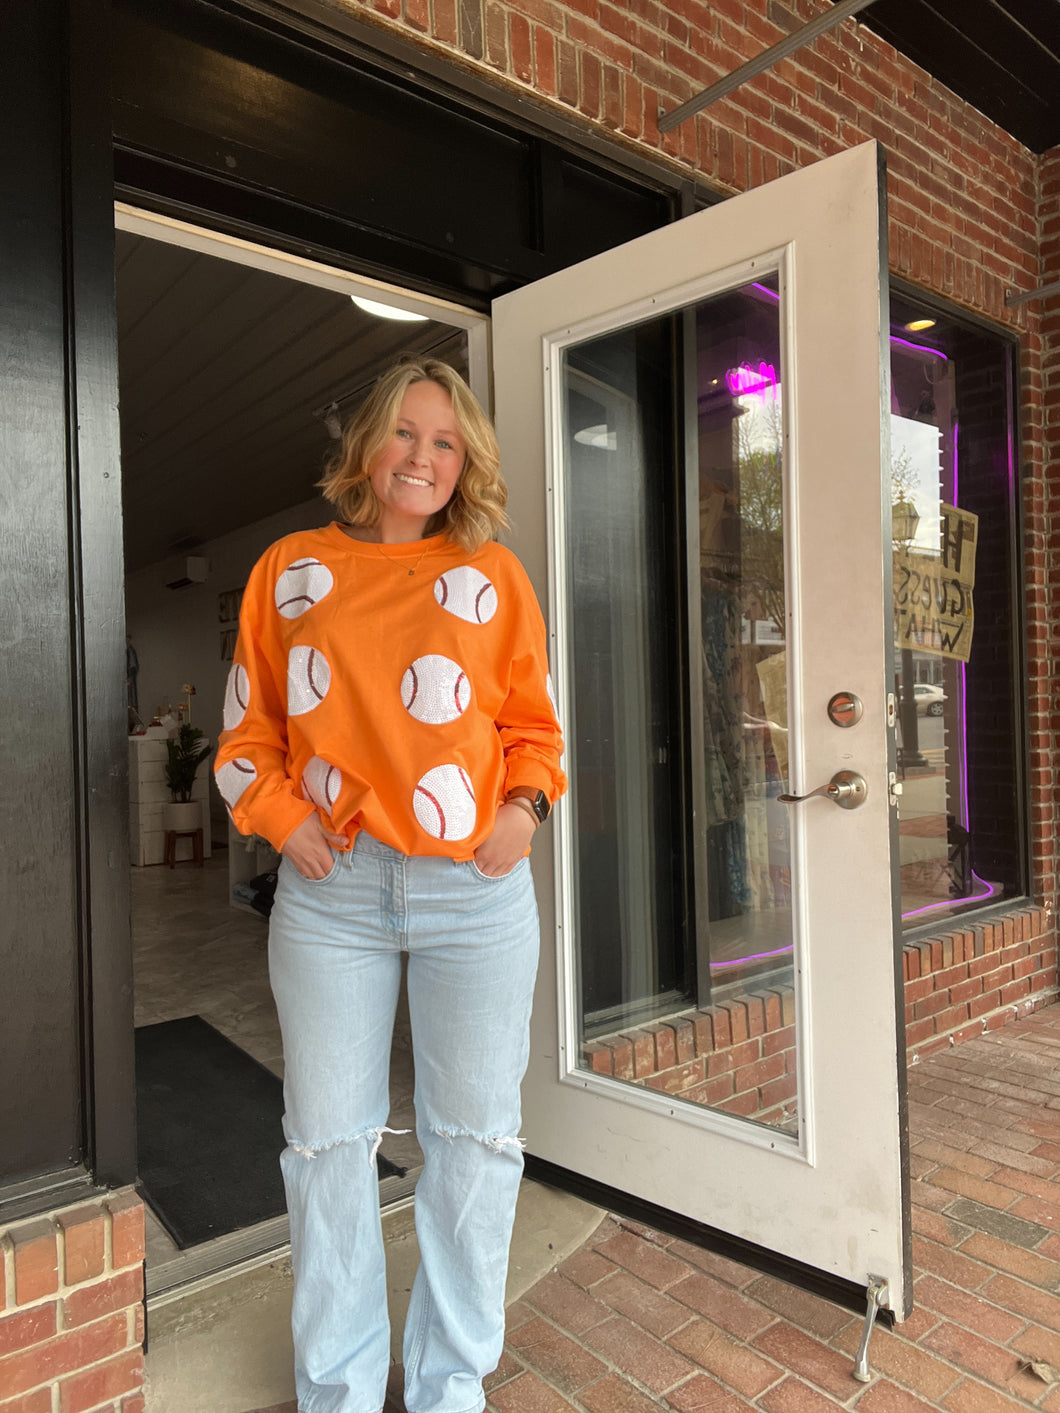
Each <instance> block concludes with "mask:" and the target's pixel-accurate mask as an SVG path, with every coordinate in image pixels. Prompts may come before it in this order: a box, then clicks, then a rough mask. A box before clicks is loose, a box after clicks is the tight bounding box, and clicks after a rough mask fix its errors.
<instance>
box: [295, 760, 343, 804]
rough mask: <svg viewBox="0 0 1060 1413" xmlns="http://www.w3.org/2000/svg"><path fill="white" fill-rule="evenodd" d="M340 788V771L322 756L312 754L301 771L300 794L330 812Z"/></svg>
mask: <svg viewBox="0 0 1060 1413" xmlns="http://www.w3.org/2000/svg"><path fill="white" fill-rule="evenodd" d="M341 789H342V772H341V771H340V770H339V768H338V766H337V765H332V764H331V762H330V761H326V760H325V759H324V757H323V756H314V757H313V758H312V760H311V761H309V762H308V764H307V765H306V768H305V770H303V771H302V794H303V795H304V796H305V797H306V799H307V800H312V802H313V804H314V805H317V806H318V807H319V808H320V809H322V810H323V811H324V813H325V814H330V813H331V811H332V810H333V809H334V808H335V801H336V800H337V799H338V798H339V791H340V790H341Z"/></svg>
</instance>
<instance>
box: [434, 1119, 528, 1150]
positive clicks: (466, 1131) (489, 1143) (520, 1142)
mask: <svg viewBox="0 0 1060 1413" xmlns="http://www.w3.org/2000/svg"><path fill="white" fill-rule="evenodd" d="M430 1131H431V1133H434V1134H437V1135H438V1137H439V1138H444V1139H445V1140H446V1142H448V1143H452V1141H453V1139H454V1138H471V1139H474V1141H475V1142H476V1143H481V1144H482V1146H483V1147H484V1148H489V1149H490V1150H491V1151H492V1152H494V1153H502V1152H503V1151H504V1149H505V1148H516V1149H520V1150H521V1149H523V1148H525V1147H526V1141H525V1139H522V1138H519V1137H517V1136H515V1135H504V1134H495V1133H475V1131H474V1130H473V1129H470V1128H455V1127H448V1126H443V1125H441V1124H431V1125H430Z"/></svg>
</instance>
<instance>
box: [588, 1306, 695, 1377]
mask: <svg viewBox="0 0 1060 1413" xmlns="http://www.w3.org/2000/svg"><path fill="white" fill-rule="evenodd" d="M585 1343H586V1344H588V1345H589V1346H590V1348H592V1349H595V1350H596V1351H597V1352H598V1353H600V1354H602V1355H603V1356H604V1358H605V1359H607V1360H608V1361H609V1362H610V1363H611V1364H614V1365H617V1367H618V1368H619V1369H623V1370H624V1371H625V1372H626V1373H628V1374H632V1375H633V1376H634V1377H635V1378H636V1380H637V1382H638V1383H639V1384H643V1385H644V1387H645V1388H648V1389H651V1391H652V1392H653V1393H664V1392H665V1391H666V1390H667V1389H670V1388H673V1387H674V1385H675V1384H679V1383H681V1382H683V1380H685V1379H687V1378H688V1377H689V1376H690V1375H691V1374H693V1373H695V1369H694V1368H693V1366H692V1365H691V1364H690V1363H689V1362H688V1360H687V1359H682V1358H681V1357H680V1355H678V1354H675V1353H674V1351H673V1349H672V1348H670V1347H668V1346H667V1345H665V1344H663V1343H661V1342H660V1341H659V1340H656V1339H652V1337H651V1336H650V1335H649V1334H646V1333H645V1332H644V1331H643V1330H642V1329H639V1328H638V1327H637V1326H636V1325H634V1324H633V1323H632V1322H631V1321H629V1320H627V1319H625V1318H624V1317H623V1316H621V1315H616V1316H615V1317H614V1318H613V1319H611V1320H608V1321H607V1323H606V1324H603V1325H596V1326H595V1327H594V1328H593V1329H591V1330H589V1332H588V1333H587V1334H586V1335H585Z"/></svg>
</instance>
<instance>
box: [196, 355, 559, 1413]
mask: <svg viewBox="0 0 1060 1413" xmlns="http://www.w3.org/2000/svg"><path fill="white" fill-rule="evenodd" d="M498 463H499V457H498V451H497V443H496V438H495V436H494V433H493V429H492V427H491V426H490V424H489V421H488V420H487V418H486V416H485V414H484V413H483V411H482V409H481V408H480V407H479V405H478V403H477V402H476V401H475V399H474V397H473V396H472V394H471V392H470V390H469V389H468V387H467V386H466V384H465V383H464V382H463V381H462V380H461V379H460V378H459V377H458V375H457V374H456V373H455V372H454V371H453V370H452V369H451V368H450V367H448V365H446V364H444V363H439V362H435V361H425V362H421V363H404V364H400V365H398V366H397V367H396V368H394V369H392V370H391V371H390V372H389V373H387V374H386V375H385V376H384V377H383V378H381V379H380V381H379V382H378V383H377V384H376V386H375V388H374V389H373V391H372V392H371V393H370V394H369V396H368V398H367V400H366V402H365V404H364V405H363V407H362V408H361V409H360V411H359V412H358V413H357V414H356V415H355V417H354V418H353V421H352V422H351V424H350V426H349V428H348V429H347V431H346V434H345V437H344V439H343V443H342V449H341V451H340V453H339V454H338V455H337V457H336V458H335V459H334V461H333V463H332V464H331V466H330V467H329V470H328V473H327V475H326V476H325V479H324V481H323V483H322V484H323V487H324V493H325V495H326V496H327V498H328V499H329V500H330V501H331V502H332V503H333V504H334V505H335V506H336V508H337V510H338V512H339V514H340V515H341V516H342V517H343V522H342V523H333V524H331V525H330V526H328V527H327V528H326V529H323V530H313V531H305V532H301V533H298V534H294V535H289V536H287V537H286V538H285V539H283V540H280V541H279V542H278V543H277V544H275V545H273V546H272V547H271V548H270V549H269V550H268V551H266V553H265V555H264V556H263V557H262V559H261V560H260V562H259V563H258V564H257V566H256V567H255V569H254V571H253V573H252V574H251V577H250V582H249V583H248V585H247V589H246V593H245V595H244V599H243V609H242V614H241V621H240V636H239V645H238V648H237V650H236V659H235V663H234V665H233V668H232V671H231V673H230V675H229V682H228V690H227V693H226V698H225V721H224V725H225V732H224V734H223V735H222V736H221V740H220V747H219V750H218V754H217V764H216V773H217V782H218V787H219V789H220V791H221V794H222V795H223V796H224V798H225V800H226V802H227V804H228V806H229V808H230V810H231V812H232V817H233V819H234V820H235V823H236V826H237V828H239V829H240V830H241V831H243V832H244V833H248V834H249V833H257V834H261V835H263V836H264V837H266V838H267V839H269V840H270V841H271V842H272V843H273V844H274V845H275V847H276V848H277V849H279V851H280V852H281V854H282V855H283V859H282V862H281V865H280V876H279V884H278V888H277V896H276V902H275V905H274V908H273V912H272V917H271V925H270V935H269V968H270V977H271V981H272V987H273V992H274V994H275V997H276V1004H277V1009H278V1011H279V1016H280V1025H281V1027H282V1031H283V1047H284V1060H285V1079H284V1103H285V1115H284V1131H285V1135H286V1138H287V1147H286V1149H285V1150H284V1153H283V1156H282V1158H281V1166H282V1169H283V1175H284V1182H285V1185H286V1189H287V1202H288V1208H289V1210H290V1215H291V1247H292V1252H293V1258H294V1270H295V1294H294V1311H293V1317H292V1323H293V1329H294V1342H295V1361H296V1384H297V1390H298V1407H299V1409H300V1410H303V1413H378V1410H380V1409H381V1408H382V1406H383V1402H384V1397H385V1386H386V1377H387V1366H388V1363H389V1327H388V1323H387V1315H386V1282H385V1275H384V1267H383V1245H382V1235H381V1228H380V1220H379V1200H378V1191H377V1184H376V1167H375V1158H376V1153H377V1150H378V1148H379V1143H380V1140H381V1137H382V1134H383V1133H384V1132H386V1131H387V1130H386V1129H385V1127H384V1126H385V1124H386V1120H387V1115H388V1110H389V1096H388V1092H387V1082H388V1070H389V1054H390V1040H391V1032H392V1028H393V1022H394V1012H395V1006H396V1003H397V998H398V988H399V982H400V977H401V966H402V954H403V953H404V954H406V955H407V959H408V968H407V985H408V998H409V1010H410V1015H411V1021H412V1038H413V1055H414V1060H415V1068H416V1090H415V1102H416V1133H417V1136H418V1138H419V1142H420V1147H421V1149H422V1151H423V1163H424V1166H423V1173H422V1175H421V1177H420V1180H419V1184H418V1186H417V1189H416V1230H417V1235H418V1238H419V1247H420V1268H419V1271H418V1273H417V1275H416V1280H415V1284H414V1286H413V1291H412V1299H411V1303H410V1306H409V1315H408V1320H407V1323H406V1328H405V1337H404V1361H405V1398H406V1406H407V1408H408V1409H409V1410H410V1413H477V1410H478V1409H481V1408H482V1406H483V1403H484V1398H483V1393H482V1379H483V1377H484V1376H485V1375H486V1374H488V1373H490V1372H491V1371H492V1370H493V1369H494V1368H495V1367H496V1364H497V1361H498V1359H499V1357H500V1353H501V1349H502V1346H503V1338H504V1285H505V1277H506V1272H507V1262H508V1246H509V1241H510V1236H511V1227H512V1220H513V1216H514V1210H515V1200H516V1195H517V1193H518V1188H519V1180H520V1175H521V1172H522V1152H521V1146H520V1142H519V1138H518V1132H519V1122H520V1114H519V1085H520V1081H521V1079H522V1076H523V1072H524V1070H525V1068H526V1060H527V1036H528V1024H529V1016H530V1002H531V995H532V991H533V984H534V975H535V971H536V965H537V950H538V929H537V910H536V904H535V901H534V893H533V884H532V880H531V877H530V869H529V861H528V858H527V855H528V854H529V852H530V843H531V839H532V837H533V833H534V831H535V829H536V828H537V827H538V825H539V823H540V822H541V821H542V820H543V819H544V818H545V817H546V815H547V814H548V811H549V808H550V807H551V804H552V803H553V802H554V801H555V800H556V799H557V798H558V796H559V795H560V794H562V792H563V790H564V789H565V786H566V780H565V777H564V775H563V773H562V771H561V770H560V767H559V757H560V754H561V752H562V741H561V738H560V732H559V726H558V724H557V721H556V717H555V712H554V710H553V706H552V702H551V685H550V683H549V681H548V677H547V664H546V655H545V631H544V625H543V622H542V619H541V614H540V610H539V609H538V606H537V602H536V600H535V598H534V594H533V590H532V589H531V587H530V584H529V582H528V580H527V578H526V575H525V573H524V571H523V570H522V568H521V566H520V565H519V562H518V561H517V560H516V559H515V557H514V555H512V554H511V552H510V551H508V550H506V549H504V548H503V547H502V546H500V545H498V544H497V543H496V542H495V540H494V536H495V535H496V533H497V532H498V530H499V529H500V528H501V527H503V525H504V524H505V523H506V522H505V517H504V503H505V500H506V498H507V493H506V491H505V488H504V484H503V482H502V480H501V478H500V473H499V469H498Z"/></svg>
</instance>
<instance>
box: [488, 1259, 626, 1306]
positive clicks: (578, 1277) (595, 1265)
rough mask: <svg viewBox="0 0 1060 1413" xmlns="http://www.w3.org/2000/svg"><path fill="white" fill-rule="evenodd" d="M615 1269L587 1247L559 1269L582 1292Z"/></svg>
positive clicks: (610, 1262)
mask: <svg viewBox="0 0 1060 1413" xmlns="http://www.w3.org/2000/svg"><path fill="white" fill-rule="evenodd" d="M615 1269H616V1268H615V1265H614V1262H613V1261H608V1260H605V1258H604V1257H603V1256H601V1255H600V1253H599V1252H598V1251H593V1250H592V1248H591V1247H588V1246H583V1247H582V1248H581V1250H580V1251H575V1253H574V1255H573V1256H568V1257H567V1259H566V1261H564V1262H563V1264H562V1266H560V1268H559V1270H560V1274H561V1275H564V1276H566V1277H567V1279H568V1280H569V1281H573V1282H574V1284H575V1285H580V1286H581V1287H582V1289H583V1290H588V1288H589V1287H590V1286H593V1285H595V1284H596V1282H597V1281H602V1280H603V1279H604V1278H605V1276H609V1275H611V1274H612V1272H613V1271H614V1270H615ZM510 1313H511V1312H510V1311H509V1314H510Z"/></svg>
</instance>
